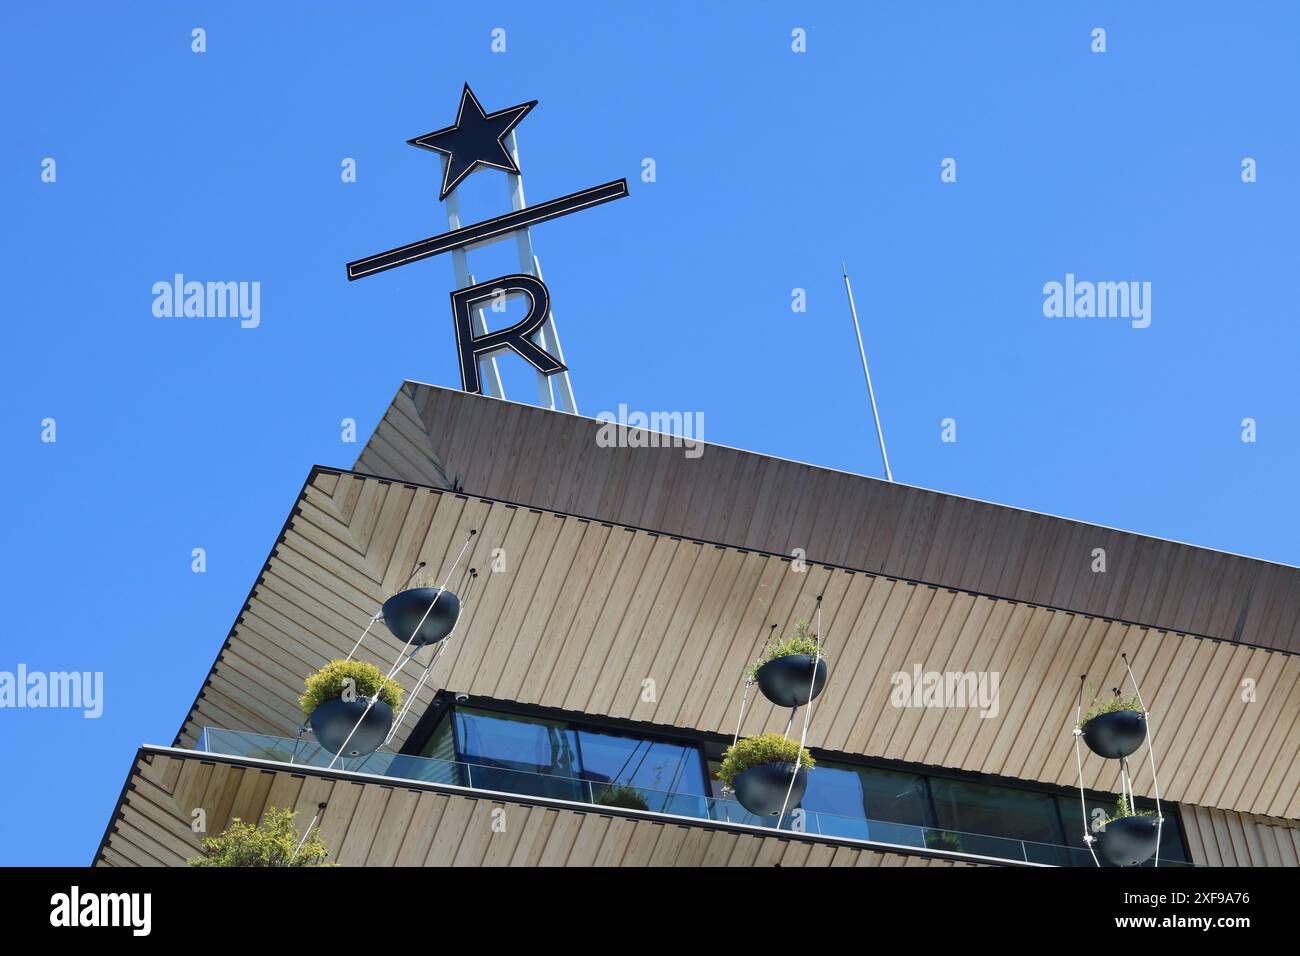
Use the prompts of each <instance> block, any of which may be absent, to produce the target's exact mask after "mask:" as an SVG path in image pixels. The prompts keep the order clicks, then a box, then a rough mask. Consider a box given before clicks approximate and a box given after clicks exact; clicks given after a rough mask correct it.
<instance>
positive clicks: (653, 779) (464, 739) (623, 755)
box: [420, 707, 708, 816]
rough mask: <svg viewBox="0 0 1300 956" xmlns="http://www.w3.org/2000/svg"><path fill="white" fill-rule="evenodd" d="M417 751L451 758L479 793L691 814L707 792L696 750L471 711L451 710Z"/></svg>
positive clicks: (551, 722) (534, 719)
mask: <svg viewBox="0 0 1300 956" xmlns="http://www.w3.org/2000/svg"><path fill="white" fill-rule="evenodd" d="M452 747H454V749H452ZM420 753H421V754H422V755H423V756H428V757H441V758H443V759H452V756H451V755H452V754H453V753H454V759H456V760H458V761H461V762H462V764H466V765H468V766H462V767H461V768H460V772H459V775H460V778H461V782H462V783H464V784H466V785H468V786H474V787H479V788H481V789H485V790H503V791H508V792H512V793H527V794H533V795H536V796H550V797H559V798H561V799H565V800H580V801H595V802H597V803H613V804H614V805H619V804H622V805H625V806H632V807H638V808H641V809H651V810H658V811H663V812H668V813H687V814H690V815H695V816H698V815H700V813H701V807H702V806H703V803H702V799H703V797H705V796H706V795H707V794H708V786H707V782H706V781H705V777H704V765H703V763H702V761H701V759H700V750H699V748H698V747H696V746H694V745H692V744H683V743H674V742H671V741H664V740H652V739H646V738H642V737H636V736H632V735H629V734H620V733H615V732H612V731H606V730H601V729H595V728H590V727H584V726H580V725H576V724H570V723H569V722H567V721H563V720H554V719H550V718H544V717H525V716H522V715H519V714H508V713H502V712H498V711H489V710H481V709H479V708H475V707H456V708H454V709H453V711H452V715H451V719H450V720H443V721H441V722H440V723H439V725H438V726H437V727H436V728H435V729H434V731H433V733H432V734H430V736H429V739H428V740H427V741H426V742H425V744H424V746H423V747H422V748H421V750H420ZM670 794H676V795H681V796H671V795H670Z"/></svg>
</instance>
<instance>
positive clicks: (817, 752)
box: [400, 690, 1192, 860]
mask: <svg viewBox="0 0 1300 956" xmlns="http://www.w3.org/2000/svg"><path fill="white" fill-rule="evenodd" d="M456 704H464V705H466V706H468V707H473V708H475V709H477V710H484V711H489V712H495V713H500V714H506V715H512V716H518V717H534V718H538V719H542V720H554V721H563V722H567V723H573V724H578V725H580V726H583V727H590V728H592V729H593V730H607V731H611V732H614V733H617V734H621V735H624V736H634V737H641V738H643V739H647V740H651V741H653V742H659V743H667V744H676V745H678V746H681V745H685V744H694V745H695V746H696V752H697V753H698V754H699V757H700V765H701V771H702V773H703V775H704V782H705V784H706V786H709V787H710V789H711V785H712V783H713V778H712V773H711V771H710V769H709V762H710V760H716V759H718V758H719V757H720V756H721V754H722V752H723V751H724V750H725V749H726V748H727V747H729V746H730V745H731V738H730V737H729V736H726V735H724V734H718V733H713V732H710V731H705V730H699V729H696V728H694V727H672V726H665V725H663V724H653V723H650V722H649V721H644V720H632V719H629V718H625V717H610V716H606V715H603V714H587V713H583V712H582V711H575V710H566V709H563V708H559V707H546V706H543V705H540V704H525V703H520V702H519V701H512V700H502V699H499V698H494V697H479V696H471V695H468V694H460V693H454V692H451V691H446V690H441V691H438V693H437V694H436V695H434V699H433V702H432V703H431V704H430V705H429V706H428V708H426V709H425V712H424V713H423V714H422V715H421V716H420V719H419V720H418V721H417V722H416V725H415V727H414V729H412V731H411V733H410V734H409V735H407V738H406V742H405V743H404V744H403V746H402V749H401V751H400V753H402V754H408V755H412V756H418V755H419V752H420V750H421V748H423V746H424V744H425V742H426V741H427V740H428V738H429V736H430V735H431V734H432V733H433V730H434V728H436V727H437V725H438V721H440V720H441V719H442V717H443V715H444V714H447V713H448V712H449V711H451V710H452V709H453V708H454V707H455V705H456ZM451 726H452V735H453V737H452V739H453V744H454V746H455V747H456V752H457V754H459V753H460V740H459V737H458V736H457V733H456V721H454V720H453V721H452V722H451ZM808 749H809V750H810V751H811V752H812V754H813V757H814V758H815V759H817V760H819V761H820V760H825V761H828V762H831V763H841V764H848V765H850V766H853V767H859V768H861V769H863V770H894V771H899V772H903V773H911V774H918V775H920V776H921V777H922V778H924V780H925V792H926V797H927V799H928V800H929V803H930V812H931V814H933V818H934V819H935V820H936V821H937V820H938V819H939V817H938V808H937V807H936V806H935V802H934V790H933V787H932V786H931V778H933V777H939V778H945V779H949V780H957V781H961V782H964V783H976V784H984V785H985V786H989V787H1003V788H1012V789H1016V790H1027V791H1029V792H1031V793H1037V794H1048V795H1052V796H1055V797H1058V798H1060V797H1066V798H1070V797H1072V798H1073V799H1074V800H1076V801H1077V800H1078V799H1079V788H1078V787H1061V786H1055V785H1052V784H1046V783H1038V782H1036V781H1029V780H1021V779H1020V778H1018V777H1004V776H1001V775H999V774H988V773H980V772H978V771H973V770H960V769H956V768H952V767H939V766H936V765H934V764H922V763H912V762H910V761H905V760H895V759H893V758H889V757H864V756H863V755H862V754H853V753H846V752H844V751H841V750H826V749H822V748H816V747H810V748H808ZM1084 795H1085V798H1086V799H1088V800H1089V801H1093V802H1097V803H1109V804H1113V803H1115V802H1116V801H1117V800H1118V799H1119V794H1112V793H1107V792H1105V791H1102V790H1089V789H1087V788H1085V789H1084ZM1054 802H1055V804H1056V810H1057V815H1058V816H1059V817H1060V822H1061V832H1062V834H1063V835H1064V836H1065V838H1066V840H1067V843H1065V844H1064V845H1066V846H1073V844H1072V843H1069V842H1068V839H1069V837H1068V834H1069V832H1070V829H1069V824H1068V822H1067V821H1066V819H1065V817H1064V816H1063V815H1062V811H1061V802H1060V800H1059V799H1058V800H1056V801H1054ZM1136 803H1137V805H1138V806H1139V807H1141V808H1143V809H1149V808H1154V806H1155V803H1154V801H1153V800H1150V799H1147V798H1145V797H1140V798H1138V800H1137V801H1136ZM1160 805H1161V808H1162V811H1163V812H1164V813H1165V815H1166V817H1169V816H1172V817H1173V818H1174V819H1175V820H1176V821H1177V823H1178V828H1177V829H1178V834H1177V835H1178V845H1179V847H1180V849H1181V850H1182V859H1183V860H1191V859H1192V856H1191V853H1190V852H1189V850H1188V846H1187V836H1186V829H1185V827H1184V824H1183V815H1182V812H1181V810H1180V809H1179V807H1178V804H1177V803H1175V802H1173V801H1170V800H1161V802H1160ZM1162 843H1163V841H1162ZM1162 855H1163V854H1162Z"/></svg>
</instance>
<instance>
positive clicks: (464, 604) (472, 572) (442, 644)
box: [384, 568, 478, 746]
mask: <svg viewBox="0 0 1300 956" xmlns="http://www.w3.org/2000/svg"><path fill="white" fill-rule="evenodd" d="M467 577H468V579H469V583H468V584H467V585H465V586H464V587H463V588H462V592H463V593H464V595H465V598H464V600H462V601H461V604H460V615H458V616H457V618H456V623H455V624H454V625H452V629H451V631H449V632H448V634H447V636H446V637H445V638H443V639H442V640H441V641H439V642H438V647H437V649H436V650H435V651H434V652H433V657H432V659H430V661H429V663H428V664H427V665H426V666H425V668H424V673H422V674H421V675H420V679H419V680H417V681H416V682H415V686H414V687H413V688H411V690H410V692H409V693H408V694H407V696H406V703H404V704H403V705H402V710H401V712H400V713H399V714H398V715H397V717H396V718H395V719H394V720H393V726H392V727H391V728H389V731H388V736H387V737H385V738H384V746H387V745H388V743H389V741H391V740H392V739H393V737H394V736H395V735H396V734H397V731H398V730H399V729H400V728H401V726H402V721H403V720H405V719H406V715H407V714H408V713H409V712H410V710H411V707H412V706H413V705H414V704H415V699H416V697H418V696H419V694H420V691H422V690H424V686H425V684H426V683H428V680H429V677H430V676H431V675H432V674H433V672H434V671H435V670H436V669H437V667H438V662H439V661H440V660H442V655H443V652H444V651H445V650H446V649H447V647H448V645H450V644H451V639H452V637H453V636H454V635H455V633H456V628H458V627H459V626H460V620H461V617H463V616H464V614H465V610H466V608H468V607H469V603H470V598H471V596H472V595H473V589H474V584H475V583H476V582H477V580H478V569H477V568H470V569H469V572H468V575H467ZM462 580H464V579H462Z"/></svg>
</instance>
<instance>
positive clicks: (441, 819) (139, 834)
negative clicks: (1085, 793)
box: [95, 753, 970, 867]
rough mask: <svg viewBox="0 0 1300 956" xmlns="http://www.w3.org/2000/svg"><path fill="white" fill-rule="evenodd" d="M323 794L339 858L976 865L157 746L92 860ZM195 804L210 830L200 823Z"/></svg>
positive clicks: (104, 860) (178, 839)
mask: <svg viewBox="0 0 1300 956" xmlns="http://www.w3.org/2000/svg"><path fill="white" fill-rule="evenodd" d="M321 803H324V804H326V809H325V811H324V813H323V814H322V815H321V817H320V821H319V826H320V837H321V840H322V842H324V844H325V846H326V847H328V848H329V850H330V856H329V861H330V862H334V863H338V864H340V865H342V866H945V867H951V866H966V865H970V864H968V863H966V862H964V861H957V860H951V859H944V858H941V857H939V856H937V855H935V854H931V853H925V852H923V851H918V852H917V853H916V854H907V855H904V854H900V853H892V852H883V851H878V850H872V849H868V848H863V847H857V846H850V845H846V844H844V843H838V844H836V843H827V842H813V841H811V840H809V839H798V838H791V837H778V836H762V835H757V834H755V833H753V832H746V831H745V829H744V828H739V827H732V828H727V827H711V828H704V827H697V826H685V825H681V824H677V823H673V822H670V821H661V820H655V819H652V818H649V817H639V816H636V815H634V814H621V815H620V814H614V813H607V812H594V811H593V812H582V811H575V810H569V809H558V808H554V807H547V806H538V805H535V804H529V803H526V802H518V803H517V802H514V801H510V800H494V799H490V798H487V797H474V796H466V795H463V794H451V793H445V792H438V791H437V790H436V789H429V788H421V789H409V788H406V787H402V786H400V785H396V786H385V785H383V784H380V783H374V782H359V781H355V780H349V779H339V778H337V777H335V778H331V777H325V776H319V775H311V774H301V773H291V772H289V770H288V769H285V770H271V769H265V768H260V767H248V766H239V765H236V764H228V763H214V762H210V761H205V760H203V759H202V757H201V755H198V754H194V755H184V756H180V755H165V754H159V753H153V754H150V753H143V754H141V755H140V756H139V757H138V758H137V761H136V765H135V767H134V769H133V771H132V774H131V778H130V780H129V781H128V787H127V793H126V796H125V799H124V800H123V803H122V806H121V807H120V812H119V814H118V816H117V818H116V819H115V820H114V821H113V824H112V828H111V830H110V832H109V833H108V835H107V839H106V840H105V841H104V845H103V846H102V847H101V849H100V852H99V854H98V855H97V856H96V859H95V863H96V865H99V866H184V865H186V861H187V860H188V859H190V858H192V857H197V856H200V855H201V853H202V844H201V841H202V838H203V837H204V836H205V835H207V834H210V833H219V832H221V831H222V830H224V829H225V828H226V827H227V826H228V825H229V824H230V821H231V820H233V819H234V818H236V817H238V818H239V819H241V820H245V821H256V820H260V819H261V818H262V816H263V814H265V813H266V812H267V811H268V810H270V809H272V808H277V809H283V808H286V807H289V808H293V809H294V810H296V811H297V817H296V818H295V822H296V823H297V825H298V827H299V832H302V828H303V827H305V826H306V825H307V824H308V823H309V822H310V821H311V820H312V818H313V815H314V814H315V813H316V812H317V807H318V806H319V805H320V804H321ZM198 809H202V810H203V815H202V818H203V819H205V821H206V830H205V832H203V833H195V832H194V830H193V828H192V825H191V824H192V821H193V820H195V819H196V815H195V813H194V811H195V810H198ZM494 814H495V815H494ZM494 823H495V824H496V825H495V826H494ZM502 824H504V826H502Z"/></svg>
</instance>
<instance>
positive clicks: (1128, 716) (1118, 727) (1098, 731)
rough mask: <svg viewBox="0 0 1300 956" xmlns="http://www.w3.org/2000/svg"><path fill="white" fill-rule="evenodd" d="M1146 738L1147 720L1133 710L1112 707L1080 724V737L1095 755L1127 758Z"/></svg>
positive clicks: (1111, 758) (1108, 757)
mask: <svg viewBox="0 0 1300 956" xmlns="http://www.w3.org/2000/svg"><path fill="white" fill-rule="evenodd" d="M1146 739H1147V719H1146V717H1145V716H1144V715H1143V714H1142V713H1140V712H1139V711H1136V710H1112V711H1111V712H1110V713H1109V714H1098V715H1097V716H1096V717H1094V718H1092V720H1090V721H1088V722H1087V723H1086V724H1084V725H1083V740H1084V743H1086V744H1087V745H1088V749H1089V750H1091V751H1092V752H1093V753H1095V754H1096V755H1097V756H1098V757H1105V758H1106V759H1107V760H1113V759H1115V758H1117V757H1127V756H1129V755H1130V754H1132V753H1133V752H1134V751H1135V750H1137V749H1138V748H1139V747H1141V746H1142V741H1144V740H1146Z"/></svg>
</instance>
